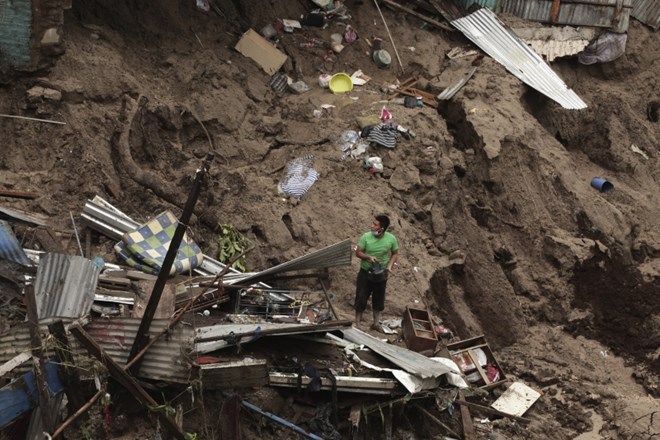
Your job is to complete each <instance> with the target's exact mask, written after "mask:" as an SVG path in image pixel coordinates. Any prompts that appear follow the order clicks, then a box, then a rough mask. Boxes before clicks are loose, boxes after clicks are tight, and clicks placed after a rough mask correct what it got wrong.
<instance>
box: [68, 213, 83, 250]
mask: <svg viewBox="0 0 660 440" xmlns="http://www.w3.org/2000/svg"><path fill="white" fill-rule="evenodd" d="M69 216H70V217H71V224H72V225H73V233H74V234H75V235H76V242H78V249H80V256H81V257H84V256H85V253H84V252H83V250H82V246H81V245H80V237H79V236H78V229H76V221H75V220H74V219H73V212H71V211H69Z"/></svg>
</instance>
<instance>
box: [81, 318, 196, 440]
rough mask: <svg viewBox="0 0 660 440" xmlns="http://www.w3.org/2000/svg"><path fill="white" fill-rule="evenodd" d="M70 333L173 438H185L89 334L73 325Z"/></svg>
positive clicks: (181, 439) (152, 400)
mask: <svg viewBox="0 0 660 440" xmlns="http://www.w3.org/2000/svg"><path fill="white" fill-rule="evenodd" d="M71 333H72V334H73V335H74V336H75V337H76V338H77V339H78V340H79V341H80V344H81V345H82V346H83V347H85V349H86V350H87V351H88V352H89V354H91V355H92V356H94V357H95V358H96V359H98V360H99V361H100V362H101V363H102V364H103V365H105V367H106V368H107V369H108V373H110V375H111V376H112V377H113V378H114V379H115V380H116V381H117V382H119V383H120V384H121V385H122V386H123V387H124V388H126V390H127V391H128V392H129V393H131V394H132V395H133V397H135V398H136V399H137V400H139V401H140V402H142V404H143V405H144V406H145V407H146V408H148V409H149V410H151V411H153V412H154V413H155V414H156V416H157V417H158V419H159V420H160V422H161V423H162V424H163V426H165V428H166V429H167V430H168V431H170V433H171V434H172V435H174V437H176V438H177V439H180V440H185V439H186V437H185V436H184V435H183V432H181V430H180V429H179V427H178V426H177V425H176V423H174V421H173V420H172V419H170V418H169V417H168V416H167V415H166V414H165V412H164V411H159V410H157V408H158V407H159V406H160V405H159V404H158V402H156V401H155V400H154V399H153V398H152V397H151V396H150V395H149V394H148V393H147V392H146V391H145V390H144V389H143V388H142V387H141V386H140V385H139V384H138V382H137V381H136V380H135V379H134V378H133V377H132V376H130V375H129V374H128V373H126V372H125V371H124V369H123V368H122V367H121V366H120V365H119V364H118V363H117V362H115V361H114V359H112V358H111V357H110V356H108V354H107V353H106V352H105V350H104V349H103V348H101V346H100V345H98V344H97V343H96V341H95V340H94V339H92V337H91V336H89V334H88V333H87V332H86V331H85V330H83V328H82V327H81V326H80V325H75V326H73V327H71Z"/></svg>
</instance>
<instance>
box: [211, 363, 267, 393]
mask: <svg viewBox="0 0 660 440" xmlns="http://www.w3.org/2000/svg"><path fill="white" fill-rule="evenodd" d="M199 377H200V379H201V381H202V385H203V387H204V389H205V390H221V389H226V388H250V387H261V386H264V385H268V363H267V362H266V361H265V360H261V359H257V360H249V359H243V360H240V361H236V362H226V363H221V364H207V365H200V366H199Z"/></svg>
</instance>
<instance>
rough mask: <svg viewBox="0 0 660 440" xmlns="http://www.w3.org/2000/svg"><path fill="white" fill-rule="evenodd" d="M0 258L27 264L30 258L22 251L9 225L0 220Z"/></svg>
mask: <svg viewBox="0 0 660 440" xmlns="http://www.w3.org/2000/svg"><path fill="white" fill-rule="evenodd" d="M0 259H3V260H9V261H13V262H14V263H18V264H22V265H23V266H29V265H30V260H29V259H28V257H27V256H26V255H25V252H23V248H22V247H21V244H20V243H19V242H18V239H17V238H16V235H14V230H13V229H12V228H11V225H10V224H9V223H7V222H6V221H4V220H0Z"/></svg>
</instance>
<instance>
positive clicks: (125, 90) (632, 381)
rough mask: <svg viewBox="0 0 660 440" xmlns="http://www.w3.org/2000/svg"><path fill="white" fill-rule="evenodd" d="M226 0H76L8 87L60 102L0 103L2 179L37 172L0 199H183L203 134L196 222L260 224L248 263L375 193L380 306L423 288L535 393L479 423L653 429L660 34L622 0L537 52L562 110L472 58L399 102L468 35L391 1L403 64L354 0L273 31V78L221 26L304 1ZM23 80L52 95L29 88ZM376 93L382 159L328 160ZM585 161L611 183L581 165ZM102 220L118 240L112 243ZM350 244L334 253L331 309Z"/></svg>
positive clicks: (424, 295) (7, 181)
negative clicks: (389, 258) (457, 84)
mask: <svg viewBox="0 0 660 440" xmlns="http://www.w3.org/2000/svg"><path fill="white" fill-rule="evenodd" d="M236 3H237V4H239V5H240V8H239V9H241V10H239V9H237V8H236V7H235V5H234V2H229V1H218V2H216V5H217V10H211V11H209V12H203V11H201V10H199V9H197V8H196V7H195V2H194V1H185V2H183V1H175V0H166V1H161V2H144V1H139V0H132V1H126V2H119V3H118V2H111V1H104V0H97V1H86V2H82V1H76V0H74V2H73V8H72V9H70V10H68V11H66V12H65V29H64V47H65V52H64V54H63V55H61V56H60V57H59V58H57V59H56V60H55V62H54V64H53V65H52V67H51V68H49V69H47V70H43V71H39V72H35V73H33V74H17V75H15V76H14V77H12V78H11V79H10V80H9V81H7V82H6V84H4V85H3V86H2V87H0V113H5V114H22V115H26V116H32V117H37V118H45V119H53V120H60V121H65V122H66V125H50V124H40V123H35V122H29V121H19V120H13V119H0V132H1V133H2V134H3V142H4V146H3V147H2V148H1V149H0V170H1V172H0V188H3V189H14V190H20V191H36V192H38V193H39V194H40V197H39V198H38V199H37V200H34V201H24V200H14V199H7V200H3V201H2V204H3V206H8V207H13V208H20V209H25V210H28V211H31V212H36V213H40V214H43V215H45V216H46V217H48V218H49V220H50V222H52V223H53V224H54V225H56V229H57V230H59V231H62V232H63V237H64V239H65V241H66V239H69V241H68V243H69V244H70V245H72V246H73V245H74V244H75V243H74V242H73V241H72V240H71V239H70V237H71V234H70V231H71V228H70V221H69V212H72V213H73V214H74V216H77V215H78V214H79V213H80V211H81V210H82V207H83V205H84V203H85V201H86V200H87V199H90V198H92V197H93V196H94V195H95V194H99V195H101V196H103V197H104V198H106V199H108V200H109V201H110V202H111V203H113V204H115V205H116V206H117V207H118V208H120V209H122V210H123V211H124V212H126V213H128V214H129V215H131V216H132V217H133V218H135V219H141V220H145V219H147V218H148V217H149V216H151V215H155V214H157V213H159V212H161V211H162V210H164V209H166V208H173V209H174V210H175V211H176V212H177V213H179V212H180V211H181V208H182V207H183V204H184V203H185V200H186V197H187V194H188V191H189V188H190V183H191V181H192V178H193V176H194V173H195V170H196V168H198V167H199V165H200V163H201V160H202V159H203V157H204V155H205V154H206V153H207V152H209V151H212V152H214V153H215V161H214V163H213V166H212V168H211V175H212V179H211V182H210V184H209V185H208V187H206V188H205V189H204V191H203V192H202V196H201V197H200V201H199V203H198V205H197V210H196V217H195V223H194V224H193V225H192V230H193V231H194V239H195V240H196V241H197V242H198V243H199V244H200V245H201V246H202V247H203V248H204V250H205V252H207V253H209V254H213V253H214V252H216V251H217V249H216V248H215V247H214V246H215V245H214V242H213V238H214V236H215V234H214V231H213V227H214V226H215V225H216V224H218V223H229V224H232V225H234V226H235V227H237V228H238V230H240V231H241V232H242V233H243V234H245V235H246V236H247V237H249V238H250V239H251V240H253V241H254V242H255V243H256V244H257V248H256V250H255V251H254V252H252V253H251V254H250V256H249V260H248V265H249V268H250V269H254V270H258V269H264V268H267V267H270V266H272V265H274V264H278V263H281V262H284V261H287V260H289V259H292V258H295V257H298V256H300V255H303V254H305V253H306V252H309V251H312V250H316V249H320V248H322V247H324V246H327V245H330V244H334V243H336V242H338V241H341V240H343V239H346V238H351V239H353V240H354V241H355V242H356V241H357V239H358V237H359V236H360V234H361V233H363V232H365V231H366V230H367V229H368V227H369V225H370V221H371V219H372V216H373V215H374V214H378V213H387V214H388V215H390V217H391V218H392V219H393V225H392V228H391V232H393V233H394V234H395V235H396V236H397V237H398V239H399V242H400V245H401V250H400V258H399V261H398V265H397V267H396V268H395V270H394V275H393V276H392V277H391V278H390V281H389V283H388V298H387V304H386V310H385V312H384V315H385V316H384V318H392V317H400V316H401V314H402V312H403V311H404V309H405V307H406V306H414V305H415V304H419V305H421V304H423V302H425V301H427V302H428V303H429V304H430V306H431V309H432V310H433V312H434V313H436V314H437V315H438V316H439V317H440V318H442V319H443V320H444V325H446V326H447V327H449V328H451V329H452V330H453V331H454V332H455V333H456V334H457V335H459V336H460V337H461V338H467V337H471V336H476V335H481V334H483V335H485V336H486V338H487V339H488V341H489V342H490V344H491V346H492V347H493V349H494V350H495V351H496V354H497V356H498V359H499V361H500V363H501V364H502V366H503V368H504V369H505V371H506V373H507V376H508V377H510V378H520V379H522V380H524V381H525V382H526V383H528V384H530V385H532V386H534V387H536V388H537V389H539V390H541V391H542V392H543V396H542V398H541V399H540V400H539V401H538V402H537V403H536V404H535V406H534V407H533V408H532V409H531V410H530V412H529V413H528V414H527V415H526V416H528V417H530V418H531V419H532V420H533V422H532V423H531V424H530V425H529V426H528V427H527V428H525V429H522V428H520V427H519V426H511V425H510V424H506V423H499V422H498V423H495V424H493V423H491V424H489V425H484V426H485V428H484V431H491V432H484V431H480V434H479V435H480V437H479V438H501V439H504V438H548V439H572V438H580V439H582V440H585V439H599V438H611V439H614V438H637V439H646V438H648V439H650V438H654V436H658V435H660V421H659V419H660V418H659V417H657V412H658V411H660V405H658V402H657V400H655V399H657V397H658V396H659V394H660V393H659V388H658V373H659V370H660V360H659V358H660V349H659V348H658V347H660V307H659V304H660V302H659V301H658V292H660V229H659V228H658V225H659V222H658V219H659V218H660V180H659V178H658V170H659V169H660V163H659V159H658V158H659V154H660V150H659V145H660V144H659V139H660V124H659V123H658V122H657V120H656V121H655V122H654V121H653V120H651V119H650V118H649V117H648V115H647V107H648V105H649V103H650V102H652V101H654V100H657V99H659V95H660V84H659V76H658V73H657V72H660V35H659V34H658V33H654V32H653V31H652V30H650V29H649V28H647V27H645V26H644V25H642V24H641V23H639V22H637V21H636V20H631V25H630V29H629V31H628V44H627V48H626V54H625V55H624V56H623V57H621V58H620V59H618V60H616V61H614V62H612V63H608V64H602V65H600V64H597V65H592V66H584V65H580V64H579V63H578V62H577V60H576V59H574V58H572V59H560V60H557V61H555V62H553V64H552V67H553V69H554V70H555V71H556V72H557V73H558V74H559V75H560V76H561V77H562V79H563V80H564V81H565V82H566V83H567V84H568V86H569V87H570V88H572V89H573V90H574V91H575V92H576V93H577V94H578V95H579V96H580V97H581V98H582V99H583V100H584V101H585V102H586V103H587V104H588V108H587V109H585V110H580V111H569V110H564V109H562V108H561V107H560V106H559V105H558V104H556V103H555V102H553V101H551V100H549V99H547V98H546V97H544V96H543V95H541V94H539V93H538V92H536V91H535V90H533V89H531V88H529V87H527V86H526V85H524V84H523V83H522V82H520V81H519V80H518V79H516V78H515V77H514V76H512V75H511V74H509V73H508V72H507V71H506V70H505V69H504V67H502V66H501V65H500V64H498V63H497V62H496V61H494V60H493V59H491V58H489V57H488V56H486V57H484V58H483V60H482V61H481V63H480V64H479V66H478V69H477V71H476V73H475V75H474V77H473V78H472V79H471V80H470V82H469V83H468V84H467V85H466V86H465V87H463V88H462V89H461V90H460V91H459V92H458V94H457V95H456V97H455V98H454V99H453V100H451V101H449V102H447V103H444V104H443V105H441V106H439V107H438V108H437V109H436V108H432V107H430V106H424V107H421V108H407V107H404V106H403V105H399V104H396V103H394V102H392V101H390V102H388V101H387V100H389V99H392V95H388V94H387V93H385V92H384V91H386V90H387V89H388V86H390V85H394V84H397V81H403V80H405V79H407V78H410V77H413V76H414V77H416V78H417V79H418V83H417V87H418V88H420V89H425V90H427V91H428V92H430V93H433V94H437V93H438V92H440V91H441V90H443V89H444V88H446V87H447V86H449V85H451V84H452V82H453V81H455V80H456V79H457V78H459V77H460V76H461V75H463V74H464V73H465V72H466V71H467V70H469V68H470V67H471V63H472V62H473V60H474V57H465V58H456V59H453V60H450V59H448V58H447V57H446V53H447V52H448V51H449V50H450V49H452V48H454V47H468V48H469V46H470V43H469V41H468V40H467V39H466V38H464V37H463V36H462V35H461V34H460V33H459V32H445V31H439V30H435V29H433V28H431V27H429V26H428V25H424V24H423V23H422V22H421V21H419V20H418V19H416V18H414V17H411V16H409V15H406V14H404V13H401V12H395V11H392V10H389V9H385V8H384V9H383V14H384V16H385V19H386V20H387V23H388V26H389V28H390V31H391V32H392V36H393V38H394V42H395V44H396V49H397V51H398V54H399V57H400V59H401V63H402V65H403V67H404V69H405V71H404V72H403V73H402V72H401V69H400V68H399V65H398V61H397V59H396V57H395V56H394V48H393V47H392V45H391V43H390V41H389V39H388V37H387V33H386V32H385V29H384V26H383V24H382V21H381V18H380V15H379V13H378V10H377V9H376V7H375V6H374V4H373V2H350V1H349V2H346V6H347V10H348V12H349V14H350V16H351V18H350V20H341V19H339V18H337V17H336V18H334V19H332V20H329V21H328V25H327V27H325V28H314V27H305V28H304V29H303V30H302V31H296V32H294V33H285V32H281V31H280V32H279V33H278V35H277V39H278V44H277V46H278V48H279V49H280V50H282V51H283V52H285V53H286V54H287V55H288V57H289V61H287V63H286V64H285V65H284V70H285V71H286V73H287V74H288V75H289V76H290V77H291V78H293V79H294V80H303V81H305V82H306V83H307V84H308V85H309V87H310V90H309V91H308V92H305V93H303V94H293V93H286V94H284V95H282V96H280V95H278V94H276V93H275V92H274V91H273V90H272V89H271V88H270V86H269V79H270V76H269V75H268V74H266V73H265V72H264V71H263V70H262V69H261V68H260V67H259V66H258V65H257V64H256V63H255V62H253V61H252V60H250V59H247V58H245V57H244V56H243V55H241V54H240V53H238V52H237V51H236V50H234V46H235V45H236V42H237V41H238V39H239V38H240V35H241V34H242V32H243V31H244V30H245V29H246V28H247V27H252V28H253V29H255V30H259V29H261V28H263V27H264V26H265V25H267V24H269V23H270V24H274V23H275V21H276V20H277V19H278V18H285V19H286V18H291V19H297V18H299V17H300V16H301V14H306V13H307V12H309V11H310V10H312V9H313V8H314V4H313V3H312V2H311V1H307V2H306V1H291V2H276V1H270V2H265V1H259V2H257V1H244V2H236ZM502 18H503V20H504V21H507V20H510V19H509V18H507V17H502ZM346 24H350V25H351V26H352V27H353V28H354V29H355V30H356V31H357V32H358V35H359V37H360V38H359V39H358V40H357V41H355V42H354V43H352V44H348V45H346V47H345V49H344V50H343V51H342V52H341V53H339V54H333V55H331V56H330V57H327V56H326V55H327V50H326V49H325V48H323V47H310V46H314V44H311V45H310V41H311V39H312V38H314V37H316V38H318V39H320V40H323V41H329V39H330V35H331V34H333V33H337V32H339V33H343V32H344V30H345V25H346ZM374 37H379V38H382V39H383V47H384V48H385V49H387V50H388V51H390V53H392V54H393V60H392V64H391V66H390V67H389V68H387V69H379V68H378V67H377V66H376V65H375V64H374V62H373V61H372V59H371V58H370V55H369V48H368V46H367V44H366V43H365V41H366V40H369V41H373V38H374ZM324 58H325V59H324ZM358 69H361V70H362V71H363V72H364V74H366V75H368V76H369V77H371V80H370V81H369V82H368V83H367V84H365V85H364V86H359V87H355V88H354V89H353V91H352V92H351V93H349V94H346V95H333V94H331V93H330V92H329V91H328V90H327V89H323V88H321V87H320V86H319V85H318V81H317V78H318V75H319V73H321V72H328V73H335V72H347V73H349V74H351V73H353V72H354V71H355V70H358ZM34 86H41V87H46V88H50V89H53V90H57V91H59V92H61V97H55V98H49V97H43V96H36V97H35V96H33V95H32V94H30V93H28V91H29V90H30V89H32V88H33V87H34ZM323 104H331V105H332V106H334V107H332V108H329V109H322V107H321V106H322V105H323ZM383 106H386V107H387V109H388V110H389V111H390V112H392V114H393V117H394V118H393V121H394V122H395V123H398V124H400V125H401V126H403V127H405V128H407V129H410V130H412V131H413V132H414V133H415V137H414V138H411V139H405V138H403V137H402V138H400V139H399V141H398V143H397V145H396V147H395V148H394V149H385V148H380V149H373V148H370V149H369V150H368V151H367V154H368V155H377V156H380V157H381V158H382V159H383V164H384V171H383V173H382V174H370V173H369V172H367V171H366V170H365V169H364V167H363V162H362V160H363V157H361V158H359V159H352V158H347V159H345V160H342V151H341V145H340V142H339V140H340V137H341V135H342V133H343V132H344V131H346V130H359V126H358V122H357V120H358V118H360V117H365V116H374V115H375V116H378V114H379V113H380V111H381V108H382V107H383ZM315 110H318V111H317V112H316V113H315ZM656 119H657V117H656ZM633 144H634V145H635V146H637V147H638V148H639V149H641V150H642V151H643V152H644V153H645V155H646V157H644V156H643V155H641V154H639V153H636V152H634V151H633V150H632V149H631V146H632V145H633ZM308 154H312V155H314V168H315V169H316V170H317V171H318V172H319V174H320V177H319V179H318V181H317V182H316V183H315V184H314V185H313V186H312V188H311V189H310V191H309V192H308V193H307V194H306V195H305V196H304V197H303V198H302V200H301V201H300V203H298V204H293V203H291V202H290V201H288V200H286V199H284V198H283V197H282V196H281V195H278V192H277V183H278V181H279V179H280V177H281V176H282V168H283V167H284V166H285V165H286V164H287V162H288V161H290V160H292V159H294V158H297V157H301V156H304V155H308ZM596 176H600V177H607V178H608V179H609V180H610V181H611V182H612V183H613V184H614V190H613V191H609V192H599V191H597V190H595V189H594V188H593V187H591V186H590V181H591V179H592V178H593V177H596ZM67 234H68V235H67ZM96 240H98V241H97V242H96V243H95V245H96V246H97V247H96V252H97V253H98V254H99V255H101V256H103V257H104V258H106V259H107V260H109V261H113V260H114V256H113V254H112V243H111V242H109V241H108V240H107V239H104V238H103V237H98V238H96ZM357 266H358V263H357V261H356V260H354V262H353V265H352V267H351V268H343V269H333V270H331V280H330V286H329V289H330V290H331V291H332V292H333V293H334V295H335V302H336V307H337V308H338V310H339V311H340V315H341V317H342V318H344V319H352V316H353V311H352V303H353V297H354V281H355V275H356V272H357ZM654 413H656V417H655V419H654V417H653V414H654ZM262 435H264V434H263V433H262ZM418 435H419V438H430V437H427V436H426V435H430V434H428V433H427V434H424V433H419V432H418ZM263 438H268V437H263ZM401 438H403V437H401Z"/></svg>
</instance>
